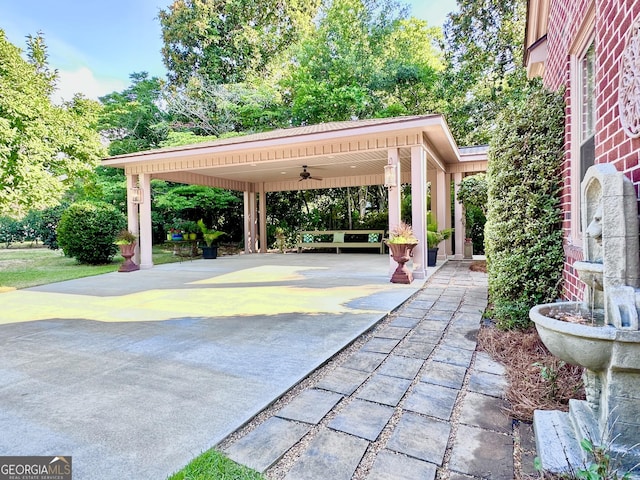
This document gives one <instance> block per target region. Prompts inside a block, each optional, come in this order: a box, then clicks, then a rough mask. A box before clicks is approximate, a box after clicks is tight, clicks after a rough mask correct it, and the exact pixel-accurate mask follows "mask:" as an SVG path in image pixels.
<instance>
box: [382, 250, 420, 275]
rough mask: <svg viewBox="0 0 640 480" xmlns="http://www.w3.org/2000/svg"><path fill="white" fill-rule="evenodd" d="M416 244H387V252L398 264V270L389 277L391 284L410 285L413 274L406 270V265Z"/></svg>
mask: <svg viewBox="0 0 640 480" xmlns="http://www.w3.org/2000/svg"><path fill="white" fill-rule="evenodd" d="M416 245H417V243H389V242H387V246H388V247H389V251H390V252H391V256H392V257H393V259H394V260H395V261H396V262H397V263H398V268H396V271H395V272H393V275H391V283H406V284H408V283H411V282H413V274H412V273H411V271H410V270H409V269H408V268H407V265H406V263H407V262H408V261H409V260H410V259H411V254H412V253H411V252H412V251H413V249H414V248H415V246H416Z"/></svg>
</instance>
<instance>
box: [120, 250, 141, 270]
mask: <svg viewBox="0 0 640 480" xmlns="http://www.w3.org/2000/svg"><path fill="white" fill-rule="evenodd" d="M118 246H119V247H120V255H122V257H123V258H124V262H123V263H122V265H120V268H118V271H119V272H135V271H136V270H140V266H139V265H136V263H135V262H134V261H133V260H131V257H133V256H134V255H135V252H136V244H135V243H129V244H126V245H118Z"/></svg>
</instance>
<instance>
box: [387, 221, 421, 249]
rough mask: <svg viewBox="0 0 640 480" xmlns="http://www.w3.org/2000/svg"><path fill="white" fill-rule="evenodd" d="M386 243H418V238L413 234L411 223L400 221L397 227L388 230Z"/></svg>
mask: <svg viewBox="0 0 640 480" xmlns="http://www.w3.org/2000/svg"><path fill="white" fill-rule="evenodd" d="M387 243H399V244H411V243H418V239H417V238H416V236H415V235H414V233H413V228H411V225H409V224H406V223H404V222H400V224H399V225H398V226H397V227H395V228H394V229H393V230H391V232H389V240H387Z"/></svg>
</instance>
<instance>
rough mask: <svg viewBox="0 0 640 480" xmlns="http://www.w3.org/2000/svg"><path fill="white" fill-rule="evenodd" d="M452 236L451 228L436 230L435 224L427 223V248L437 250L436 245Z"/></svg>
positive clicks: (436, 225)
mask: <svg viewBox="0 0 640 480" xmlns="http://www.w3.org/2000/svg"><path fill="white" fill-rule="evenodd" d="M451 235H453V228H445V229H443V230H438V224H437V223H436V222H429V223H427V248H438V244H439V243H440V242H442V241H444V240H448V239H449V238H451Z"/></svg>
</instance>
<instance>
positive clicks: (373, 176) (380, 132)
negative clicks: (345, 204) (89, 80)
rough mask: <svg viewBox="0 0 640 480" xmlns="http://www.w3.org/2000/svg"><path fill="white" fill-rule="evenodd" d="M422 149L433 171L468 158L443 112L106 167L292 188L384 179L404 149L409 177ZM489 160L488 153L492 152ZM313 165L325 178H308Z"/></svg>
mask: <svg viewBox="0 0 640 480" xmlns="http://www.w3.org/2000/svg"><path fill="white" fill-rule="evenodd" d="M413 147H421V148H423V149H425V150H426V152H427V161H428V162H429V165H430V166H431V167H433V168H436V169H440V170H446V169H448V168H449V166H453V165H457V164H460V163H461V161H462V159H461V155H460V152H459V149H458V147H457V145H456V143H455V141H454V139H453V136H452V134H451V131H450V130H449V127H448V126H447V124H446V121H445V120H444V118H443V117H442V116H441V115H425V116H413V117H394V118H385V119H370V120H359V121H353V122H332V123H326V124H319V125H311V126H305V127H297V128H288V129H280V130H273V131H270V132H264V133H258V134H252V135H246V136H241V137H232V138H227V139H221V140H216V141H213V142H207V143H199V144H193V145H187V146H181V147H171V148H163V149H158V150H149V151H145V152H137V153H132V154H127V155H119V156H116V157H110V158H107V159H105V160H103V161H102V164H103V165H104V166H110V167H116V168H123V169H124V170H125V172H126V173H127V174H130V175H136V174H149V175H150V176H151V178H161V179H165V180H169V181H176V182H181V183H193V184H200V185H207V186H214V187H221V188H228V189H232V190H239V191H244V190H250V191H255V190H256V189H257V185H260V189H261V190H264V191H285V190H299V189H310V188H331V187H346V186H358V185H381V184H383V183H384V166H385V165H386V164H387V162H388V152H389V150H390V149H398V151H399V157H400V163H401V172H403V176H402V177H403V180H405V179H409V178H410V177H409V174H410V170H411V149H412V148H413ZM485 158H486V154H485ZM303 165H307V166H308V169H309V171H310V172H311V174H312V175H313V176H314V177H320V178H322V180H305V181H303V182H300V181H299V179H300V177H299V173H300V171H301V170H302V166H303Z"/></svg>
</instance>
